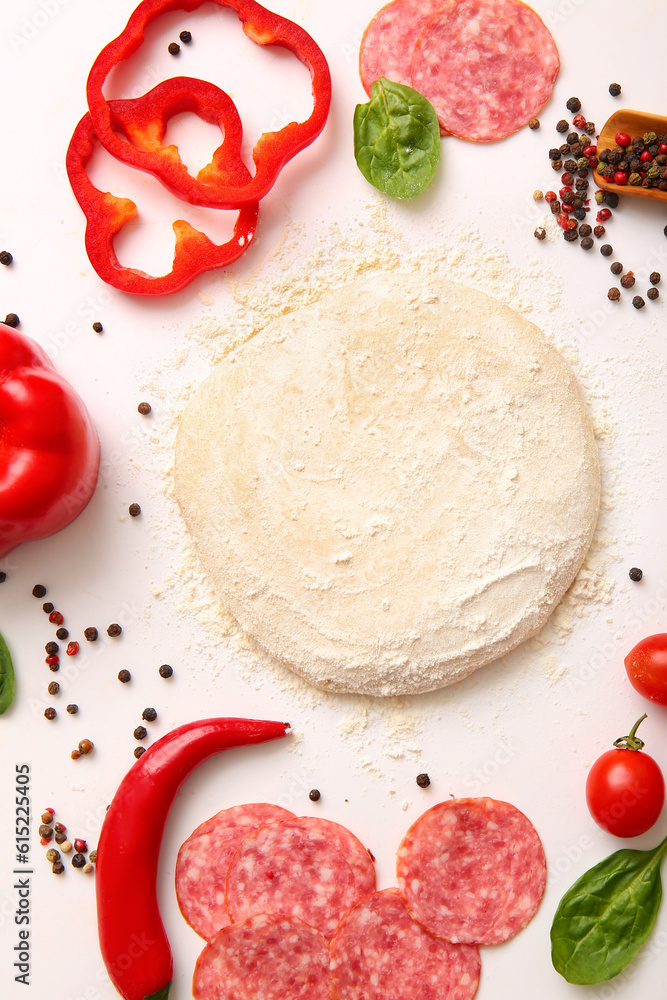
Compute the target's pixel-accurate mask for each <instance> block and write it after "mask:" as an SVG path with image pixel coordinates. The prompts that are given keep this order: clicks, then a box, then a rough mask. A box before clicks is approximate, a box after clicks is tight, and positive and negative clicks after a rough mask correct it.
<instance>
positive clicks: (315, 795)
mask: <svg viewBox="0 0 667 1000" xmlns="http://www.w3.org/2000/svg"><path fill="white" fill-rule="evenodd" d="M308 798H309V799H310V801H311V802H319V801H320V798H321V795H320V790H319V788H311V790H310V791H309V792H308Z"/></svg>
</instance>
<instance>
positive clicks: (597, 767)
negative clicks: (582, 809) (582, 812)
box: [586, 715, 665, 837]
mask: <svg viewBox="0 0 667 1000" xmlns="http://www.w3.org/2000/svg"><path fill="white" fill-rule="evenodd" d="M645 718H646V716H645V715H642V717H641V719H639V720H638V721H637V722H636V723H635V725H634V726H633V727H632V730H631V731H630V735H629V736H624V737H622V738H621V739H619V740H616V741H615V742H614V747H615V749H614V750H607V752H606V753H603V754H602V756H601V757H598V759H597V760H596V761H595V763H594V764H593V767H592V768H591V769H590V771H589V774H588V778H587V780H586V803H587V805H588V809H589V812H590V814H591V816H592V817H593V819H594V820H595V822H596V823H597V824H598V826H600V827H602V829H603V830H606V831H607V833H611V834H613V835H614V836H615V837H638V836H639V835H640V834H641V833H646V831H647V830H650V829H651V827H652V826H653V824H654V823H655V821H656V820H657V818H658V816H659V815H660V812H661V810H662V807H663V804H664V801H665V780H664V778H663V776H662V771H661V770H660V768H659V766H658V765H657V764H656V762H655V761H654V760H653V758H652V757H649V755H648V754H647V753H643V752H642V747H643V746H644V743H643V741H642V740H640V739H639V738H638V737H637V736H635V733H636V731H637V727H638V726H639V723H640V722H642V721H643V720H644V719H645Z"/></svg>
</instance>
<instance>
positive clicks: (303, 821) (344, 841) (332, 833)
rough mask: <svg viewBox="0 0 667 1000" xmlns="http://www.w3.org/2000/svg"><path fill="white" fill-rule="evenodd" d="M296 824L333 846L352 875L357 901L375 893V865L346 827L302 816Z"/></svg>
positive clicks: (313, 817)
mask: <svg viewBox="0 0 667 1000" xmlns="http://www.w3.org/2000/svg"><path fill="white" fill-rule="evenodd" d="M297 823H298V824H299V825H302V827H303V829H304V830H305V831H311V832H314V833H318V834H321V835H322V836H324V837H326V838H327V839H328V840H330V841H331V842H332V843H333V844H335V846H336V847H337V848H338V850H339V851H340V852H341V854H342V855H343V857H344V858H345V860H346V861H347V863H348V865H349V866H350V868H351V869H352V872H353V873H354V878H355V883H356V893H357V899H361V897H362V896H368V895H369V894H370V893H371V892H375V865H374V864H373V861H372V859H371V856H370V854H369V853H368V851H367V849H366V848H365V847H364V845H363V844H362V843H361V841H360V840H359V839H358V838H357V837H355V835H354V834H353V833H351V832H350V831H349V830H348V829H347V827H345V826H341V824H340V823H333V822H332V821H331V820H329V819H320V818H319V817H316V816H302V817H300V818H299V819H298V820H297Z"/></svg>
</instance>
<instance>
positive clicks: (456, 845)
mask: <svg viewBox="0 0 667 1000" xmlns="http://www.w3.org/2000/svg"><path fill="white" fill-rule="evenodd" d="M504 816H505V813H504V811H502V810H499V809H498V808H497V807H496V803H495V801H494V800H493V799H489V798H480V799H452V800H450V801H447V802H441V803H439V804H438V805H436V806H433V807H432V808H431V809H429V810H427V811H426V812H425V813H423V814H422V815H421V816H420V817H419V819H418V820H416V821H415V822H414V823H413V824H412V826H411V827H410V829H409V830H408V832H407V833H406V835H405V837H404V838H403V841H402V843H401V845H400V847H399V849H398V858H397V875H398V886H399V889H400V892H401V895H402V896H403V899H404V901H405V904H406V906H407V908H408V910H409V911H410V913H411V914H412V916H413V917H414V918H415V919H416V920H418V921H419V923H420V924H422V925H423V926H424V927H426V928H427V930H429V931H430V932H431V933H432V934H435V935H437V936H438V937H442V938H444V939H445V940H447V941H453V942H458V943H466V944H487V943H494V940H495V931H494V928H495V926H496V925H497V924H499V922H500V920H501V917H502V915H503V913H504V910H505V906H506V904H507V902H508V900H509V897H510V894H511V892H512V886H513V878H512V864H511V856H510V847H509V844H508V842H507V840H506V839H505V835H504V831H503V829H502V822H503V819H504Z"/></svg>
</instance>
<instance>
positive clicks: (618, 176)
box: [614, 170, 628, 184]
mask: <svg viewBox="0 0 667 1000" xmlns="http://www.w3.org/2000/svg"><path fill="white" fill-rule="evenodd" d="M627 183H628V174H627V173H626V171H625V170H617V171H616V173H615V174H614V184H627Z"/></svg>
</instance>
